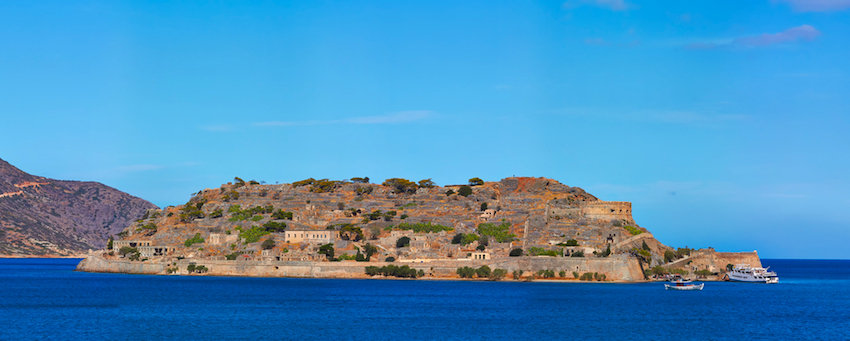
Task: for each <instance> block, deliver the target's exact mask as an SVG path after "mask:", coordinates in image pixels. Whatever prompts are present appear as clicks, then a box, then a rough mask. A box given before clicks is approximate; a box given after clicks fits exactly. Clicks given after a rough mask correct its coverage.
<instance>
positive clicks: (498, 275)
mask: <svg viewBox="0 0 850 341" xmlns="http://www.w3.org/2000/svg"><path fill="white" fill-rule="evenodd" d="M507 274H508V270H505V269H495V270H493V272H491V273H490V280H491V281H498V280H500V279H502V278H505V276H506V275H507Z"/></svg>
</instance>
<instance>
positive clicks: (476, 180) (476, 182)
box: [469, 178, 484, 186]
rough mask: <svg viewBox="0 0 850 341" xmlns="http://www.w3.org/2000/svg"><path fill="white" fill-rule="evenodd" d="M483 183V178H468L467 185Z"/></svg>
mask: <svg viewBox="0 0 850 341" xmlns="http://www.w3.org/2000/svg"><path fill="white" fill-rule="evenodd" d="M483 184H484V180H481V178H472V179H469V185H470V186H481V185H483Z"/></svg>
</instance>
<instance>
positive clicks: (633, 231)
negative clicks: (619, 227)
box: [623, 225, 643, 236]
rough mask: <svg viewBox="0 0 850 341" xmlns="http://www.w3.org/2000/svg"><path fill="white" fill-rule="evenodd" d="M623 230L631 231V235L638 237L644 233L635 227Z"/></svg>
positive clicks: (627, 227) (626, 227)
mask: <svg viewBox="0 0 850 341" xmlns="http://www.w3.org/2000/svg"><path fill="white" fill-rule="evenodd" d="M623 228H624V229H626V231H629V233H631V234H632V235H633V236H637V235H639V234H641V233H643V231H641V230H639V229H638V228H636V227H634V226H629V225H626V226H623Z"/></svg>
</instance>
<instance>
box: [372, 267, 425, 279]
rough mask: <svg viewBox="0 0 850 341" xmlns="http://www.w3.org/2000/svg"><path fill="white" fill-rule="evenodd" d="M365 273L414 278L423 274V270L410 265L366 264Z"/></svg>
mask: <svg viewBox="0 0 850 341" xmlns="http://www.w3.org/2000/svg"><path fill="white" fill-rule="evenodd" d="M366 274H367V275H369V276H377V275H384V276H393V277H400V278H416V277H417V276H424V275H425V272H424V271H422V270H419V271H417V270H416V269H413V268H411V267H410V266H407V265H404V266H396V265H392V264H390V265H386V266H382V267H380V268H379V267H377V266H367V267H366Z"/></svg>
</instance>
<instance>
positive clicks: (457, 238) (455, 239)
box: [452, 233, 463, 244]
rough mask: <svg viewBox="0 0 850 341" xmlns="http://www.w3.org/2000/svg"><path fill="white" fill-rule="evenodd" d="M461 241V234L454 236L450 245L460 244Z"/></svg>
mask: <svg viewBox="0 0 850 341" xmlns="http://www.w3.org/2000/svg"><path fill="white" fill-rule="evenodd" d="M461 241H463V233H458V234H455V235H454V237H452V244H460V242H461Z"/></svg>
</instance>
